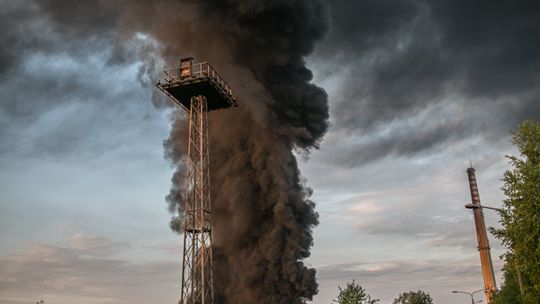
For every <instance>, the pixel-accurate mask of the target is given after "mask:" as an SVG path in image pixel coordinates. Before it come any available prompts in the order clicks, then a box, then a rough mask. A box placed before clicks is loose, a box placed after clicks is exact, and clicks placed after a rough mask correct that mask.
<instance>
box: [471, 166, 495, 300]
mask: <svg viewBox="0 0 540 304" xmlns="http://www.w3.org/2000/svg"><path fill="white" fill-rule="evenodd" d="M474 172H475V170H474V168H473V167H472V164H471V167H469V168H468V169H467V175H468V176H469V187H470V189H471V200H472V204H473V205H474V206H477V208H473V213H474V224H475V226H476V236H477V238H478V251H479V253H480V263H481V265H482V275H483V277H484V291H485V293H486V301H487V304H492V303H493V293H494V292H495V291H496V290H497V285H496V284H495V275H494V273H493V263H492V261H491V253H490V247H489V241H488V238H487V232H486V224H485V223H484V213H483V211H482V205H481V204H480V194H478V185H477V183H476V176H475V174H474Z"/></svg>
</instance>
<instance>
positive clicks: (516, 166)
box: [494, 120, 540, 304]
mask: <svg viewBox="0 0 540 304" xmlns="http://www.w3.org/2000/svg"><path fill="white" fill-rule="evenodd" d="M512 143H513V144H514V145H515V147H516V148H517V150H518V151H519V156H507V157H508V159H509V160H510V164H511V165H512V168H511V169H510V170H507V171H506V172H505V173H504V178H503V181H504V186H503V188H502V190H503V191H504V194H505V195H506V199H505V200H504V203H503V212H501V224H502V228H501V229H499V230H496V231H494V233H495V235H496V236H497V238H499V239H501V240H502V241H503V244H504V245H505V246H506V247H507V248H508V249H509V251H510V252H509V253H508V254H507V256H506V265H505V269H506V270H507V271H508V270H509V269H519V271H520V275H521V278H522V282H523V283H524V284H523V287H524V288H523V291H524V296H523V298H522V299H523V303H525V304H538V299H540V123H538V122H536V121H530V120H529V121H525V122H523V123H522V124H521V125H520V126H519V128H518V129H517V130H516V132H515V133H513V136H512ZM508 275H512V274H510V273H509V274H508ZM505 277H507V274H505ZM507 279H508V278H507ZM504 286H515V284H513V282H508V283H505V285H504ZM503 289H504V287H503ZM501 293H503V294H504V293H506V291H504V290H501V292H499V294H501Z"/></svg>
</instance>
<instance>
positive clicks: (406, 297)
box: [393, 290, 433, 304]
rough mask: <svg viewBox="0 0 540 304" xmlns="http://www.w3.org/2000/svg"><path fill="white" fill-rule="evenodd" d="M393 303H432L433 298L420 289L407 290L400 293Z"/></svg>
mask: <svg viewBox="0 0 540 304" xmlns="http://www.w3.org/2000/svg"><path fill="white" fill-rule="evenodd" d="M393 304H433V299H432V298H431V296H430V295H429V293H425V292H423V291H422V290H418V291H409V292H404V293H402V294H400V295H399V296H398V297H397V298H396V299H395V300H394V302H393Z"/></svg>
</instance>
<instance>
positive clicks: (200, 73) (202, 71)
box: [164, 62, 232, 96]
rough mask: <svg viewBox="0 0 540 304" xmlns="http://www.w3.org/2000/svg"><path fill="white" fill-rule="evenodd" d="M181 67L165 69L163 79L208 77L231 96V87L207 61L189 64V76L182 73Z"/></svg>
mask: <svg viewBox="0 0 540 304" xmlns="http://www.w3.org/2000/svg"><path fill="white" fill-rule="evenodd" d="M181 72H182V68H180V67H176V68H172V69H168V70H165V71H164V73H165V75H166V76H165V79H164V80H165V81H166V82H169V83H172V82H182V81H188V80H195V79H196V78H203V77H210V78H211V79H212V80H213V81H214V82H215V83H216V84H217V85H218V86H220V87H221V88H222V89H223V90H224V91H225V93H227V94H228V95H231V96H232V89H231V87H229V85H228V84H227V83H226V82H225V80H223V78H222V77H221V75H219V74H218V72H216V70H214V68H212V66H211V65H210V64H208V62H201V63H196V64H193V65H192V66H191V73H190V74H189V76H187V75H182V73H181Z"/></svg>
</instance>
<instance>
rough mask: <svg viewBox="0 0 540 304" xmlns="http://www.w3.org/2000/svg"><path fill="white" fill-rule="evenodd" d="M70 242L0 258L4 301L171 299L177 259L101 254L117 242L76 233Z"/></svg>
mask: <svg viewBox="0 0 540 304" xmlns="http://www.w3.org/2000/svg"><path fill="white" fill-rule="evenodd" d="M69 243H70V246H68V247H61V246H53V245H46V244H33V245H31V246H29V247H28V248H26V249H25V250H23V251H20V252H18V253H16V254H13V255H9V256H4V257H1V258H0V273H2V278H1V279H0V294H1V296H0V303H2V304H7V303H17V302H18V301H19V302H27V303H32V302H35V301H37V299H39V298H43V299H45V300H46V301H47V302H51V303H60V304H62V303H66V304H67V303H74V302H75V303H80V304H86V303H103V304H105V303H118V304H120V303H156V302H163V303H167V302H169V303H173V302H175V301H176V294H177V280H178V271H179V265H178V263H177V261H167V260H163V261H156V260H153V261H147V262H145V263H132V262H130V261H128V260H121V259H111V258H98V257H95V256H97V255H103V253H106V254H108V253H110V252H111V248H114V247H115V246H116V244H117V242H114V241H111V240H108V239H106V238H102V237H97V236H84V235H75V236H73V237H72V238H71V239H70V240H69Z"/></svg>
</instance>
